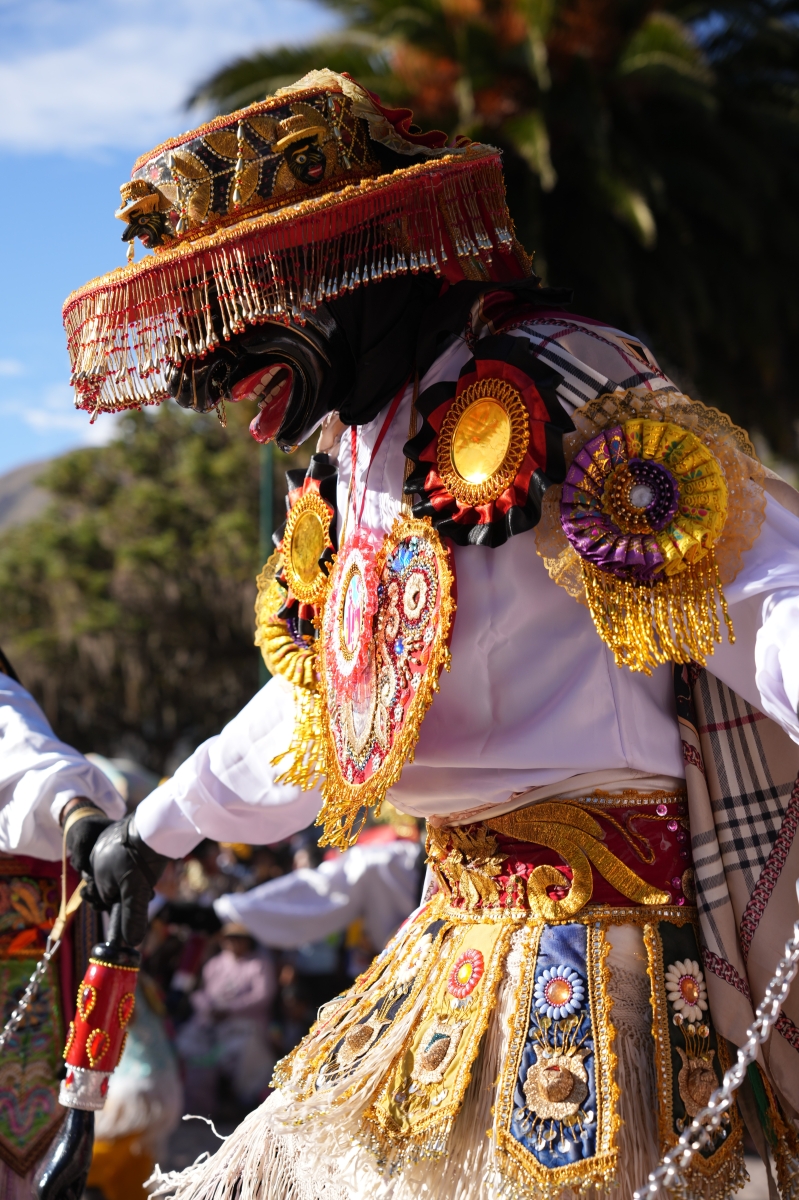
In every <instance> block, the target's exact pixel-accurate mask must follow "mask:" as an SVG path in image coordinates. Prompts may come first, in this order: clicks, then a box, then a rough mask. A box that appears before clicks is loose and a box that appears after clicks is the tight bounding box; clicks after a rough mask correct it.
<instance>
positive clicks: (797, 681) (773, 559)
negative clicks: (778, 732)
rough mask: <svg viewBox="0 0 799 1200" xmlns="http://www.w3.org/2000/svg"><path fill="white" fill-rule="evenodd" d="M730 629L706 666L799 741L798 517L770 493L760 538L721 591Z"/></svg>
mask: <svg viewBox="0 0 799 1200" xmlns="http://www.w3.org/2000/svg"><path fill="white" fill-rule="evenodd" d="M724 591H725V595H726V597H727V602H728V604H729V611H730V616H731V617H732V621H733V625H734V627H735V644H734V645H732V646H731V645H729V643H728V642H727V640H726V638H725V639H724V642H723V644H722V645H721V646H718V647H717V648H716V652H715V654H714V655H713V657H712V658H711V659H709V660H708V670H709V671H711V672H712V673H713V674H714V675H716V676H717V677H718V678H719V679H721V680H722V681H723V682H724V683H726V684H727V685H728V686H729V687H731V688H733V689H734V690H735V691H736V692H737V693H738V694H739V695H740V696H743V697H744V699H745V700H748V701H749V703H750V704H752V705H753V706H754V707H755V708H757V709H759V710H760V711H761V712H764V713H765V714H766V715H767V716H769V717H771V718H772V719H773V720H775V721H776V722H777V723H778V724H779V725H781V726H782V728H783V729H784V730H785V732H786V733H787V734H789V736H790V737H791V738H793V740H794V741H795V742H799V717H797V705H799V518H797V517H796V516H794V514H793V513H792V512H789V511H788V510H787V509H786V508H784V507H783V506H782V504H779V503H778V502H777V501H776V500H774V499H772V497H771V496H767V498H766V519H765V521H764V522H763V526H762V528H761V530H760V536H759V537H758V539H757V541H756V542H755V544H754V546H753V547H752V548H751V550H748V551H747V552H746V554H745V555H744V561H743V566H742V569H741V571H740V573H739V574H738V576H737V577H736V579H735V580H734V581H733V582H732V583H731V584H729V585H728V586H727V587H725V589H724Z"/></svg>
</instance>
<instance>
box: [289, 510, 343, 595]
mask: <svg viewBox="0 0 799 1200" xmlns="http://www.w3.org/2000/svg"><path fill="white" fill-rule="evenodd" d="M332 516H333V514H332V512H331V509H330V506H329V505H328V504H326V503H325V501H324V500H323V499H322V497H321V496H320V495H319V493H318V492H315V491H307V492H306V493H305V494H304V495H303V496H300V498H299V500H298V501H297V503H296V504H294V505H293V506H292V509H291V512H290V513H289V515H288V519H287V520H286V531H285V533H284V534H283V566H284V570H285V573H286V581H287V583H288V585H289V588H290V589H291V591H292V593H293V594H294V595H295V596H296V597H297V599H298V600H299V601H300V602H301V603H302V604H318V603H319V602H320V600H321V599H322V597H323V596H324V594H325V589H326V587H327V572H326V571H325V570H324V568H323V567H320V565H319V559H320V558H321V557H322V554H323V553H324V551H325V549H326V548H327V547H330V549H331V550H332V549H333V544H332V542H331V541H330V522H331V520H332Z"/></svg>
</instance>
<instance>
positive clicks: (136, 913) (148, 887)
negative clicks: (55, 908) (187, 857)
mask: <svg viewBox="0 0 799 1200" xmlns="http://www.w3.org/2000/svg"><path fill="white" fill-rule="evenodd" d="M168 862H169V859H168V858H165V857H164V855H163V854H158V853H157V852H156V851H155V850H151V849H150V847H149V846H148V845H147V844H146V843H145V842H143V841H142V839H141V838H140V837H139V835H138V833H137V832H136V814H135V813H131V815H130V816H129V817H123V819H122V820H121V821H115V822H114V823H113V824H112V825H109V827H108V828H107V829H104V830H103V832H102V833H101V834H100V836H99V837H98V839H97V841H96V842H95V844H94V849H93V850H92V853H91V872H92V880H91V882H90V883H88V884H87V885H86V890H85V892H84V896H85V897H86V899H87V900H88V901H89V903H90V904H93V905H94V907H95V908H101V909H106V910H110V909H111V907H112V906H113V905H114V904H117V903H118V904H119V905H120V906H121V913H122V921H121V925H122V940H123V941H124V942H127V944H128V945H129V946H138V945H139V944H140V943H141V942H143V941H144V935H145V933H146V932H147V905H148V904H149V903H150V901H151V900H152V898H153V895H154V891H155V885H156V883H157V882H158V879H159V877H160V875H161V872H162V871H163V869H164V867H165V866H166V864H167V863H168Z"/></svg>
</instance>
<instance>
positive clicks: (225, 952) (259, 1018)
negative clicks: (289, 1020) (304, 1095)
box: [176, 921, 277, 1118]
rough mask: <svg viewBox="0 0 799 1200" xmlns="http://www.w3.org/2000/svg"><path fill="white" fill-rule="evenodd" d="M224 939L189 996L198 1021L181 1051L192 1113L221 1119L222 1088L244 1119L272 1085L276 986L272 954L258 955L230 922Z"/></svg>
mask: <svg viewBox="0 0 799 1200" xmlns="http://www.w3.org/2000/svg"><path fill="white" fill-rule="evenodd" d="M221 937H222V949H221V951H220V952H219V954H216V955H214V956H213V957H212V958H209V960H208V962H207V963H206V964H205V966H204V967H203V972H202V983H201V985H200V987H199V988H198V989H197V991H195V992H193V993H192V995H191V1003H192V1007H193V1008H194V1015H193V1016H192V1017H191V1018H190V1019H189V1020H188V1021H187V1022H186V1024H185V1025H183V1026H182V1027H181V1028H180V1031H179V1033H178V1037H177V1042H176V1046H177V1050H178V1053H179V1054H180V1057H181V1059H182V1060H183V1062H184V1064H185V1066H186V1076H185V1090H186V1106H187V1109H188V1111H189V1112H200V1113H208V1115H210V1116H217V1117H218V1116H219V1115H220V1104H221V1103H222V1097H221V1092H220V1088H221V1087H222V1086H223V1085H225V1086H226V1088H227V1090H228V1092H229V1095H230V1097H231V1098H232V1100H233V1102H234V1106H235V1108H236V1111H237V1113H238V1115H239V1117H240V1116H242V1115H243V1114H244V1113H247V1112H249V1111H250V1109H252V1108H253V1107H254V1106H255V1105H256V1104H257V1103H258V1102H259V1101H260V1100H262V1099H263V1097H264V1096H265V1094H266V1091H267V1088H268V1086H269V1080H270V1079H271V1078H272V1071H273V1069H274V1066H275V1054H274V1051H273V1050H272V1047H271V1043H270V1040H269V1025H270V1020H271V1007H272V1002H273V1001H274V999H275V995H276V993H277V980H276V978H275V968H274V964H273V962H272V957H271V955H270V953H269V951H268V950H259V949H258V945H257V942H256V940H255V938H254V937H253V936H252V934H251V932H250V930H249V929H248V928H247V926H246V925H244V924H242V923H241V922H239V921H227V922H226V923H225V924H224V925H223V926H222V930H221ZM223 1115H227V1117H228V1118H229V1116H230V1113H229V1112H228V1113H227V1114H223Z"/></svg>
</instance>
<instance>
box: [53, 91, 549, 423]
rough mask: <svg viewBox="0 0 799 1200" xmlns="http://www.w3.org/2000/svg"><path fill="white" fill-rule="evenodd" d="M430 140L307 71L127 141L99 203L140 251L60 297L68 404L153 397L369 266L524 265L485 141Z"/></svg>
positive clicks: (466, 270)
mask: <svg viewBox="0 0 799 1200" xmlns="http://www.w3.org/2000/svg"><path fill="white" fill-rule="evenodd" d="M446 141H447V138H446V135H445V134H444V133H441V132H432V133H422V132H420V131H419V130H418V129H417V128H416V126H414V125H413V124H412V114H411V113H410V112H409V111H408V110H406V109H393V110H392V109H388V108H386V107H384V106H383V105H382V104H381V103H380V101H379V99H378V98H377V97H376V96H373V95H372V94H371V93H370V92H367V91H366V90H365V89H363V88H362V87H360V85H359V84H357V83H356V82H355V81H354V80H353V79H351V78H350V77H349V76H347V75H337V74H335V73H334V72H332V71H328V70H322V71H313V72H311V73H310V74H308V75H306V76H305V77H304V78H303V79H301V80H299V82H298V83H296V84H294V85H293V86H292V87H290V88H282V89H281V90H280V91H278V92H277V93H276V94H275V95H274V96H271V97H268V98H267V99H266V100H264V101H262V102H261V103H258V104H253V105H251V106H250V107H249V108H245V109H241V110H240V111H239V112H235V113H232V114H231V115H229V116H223V117H218V118H217V119H216V120H214V121H211V122H209V123H208V124H206V125H203V126H201V127H200V128H199V129H195V130H193V131H192V132H190V133H185V134H182V135H181V136H179V137H176V138H173V139H172V140H171V141H169V142H166V143H164V144H163V145H161V146H158V147H157V148H156V149H155V150H152V151H151V152H150V153H149V154H145V155H143V156H142V157H141V158H139V159H138V161H137V162H136V163H135V165H134V168H133V173H132V177H131V179H130V181H129V182H128V183H125V184H124V185H123V186H122V188H121V192H122V205H121V207H120V208H119V209H118V211H117V213H116V216H117V217H119V218H120V219H121V220H123V221H124V222H125V224H126V228H125V231H124V233H123V235H122V237H123V239H124V240H126V241H128V242H129V243H130V245H131V248H132V247H133V245H134V242H135V239H137V238H138V239H139V240H141V241H142V243H143V244H144V245H145V247H146V248H147V249H148V250H150V251H151V253H149V254H147V255H146V256H145V257H144V258H143V259H142V260H140V261H139V262H132V263H130V265H128V266H126V267H118V268H117V269H116V270H114V271H112V272H110V273H109V274H107V275H103V276H101V277H99V278H97V279H94V280H92V281H91V282H90V283H88V284H86V285H85V287H82V288H80V289H79V290H78V291H76V292H73V293H72V295H71V296H69V298H68V299H67V301H66V303H65V305H64V324H65V327H66V331H67V339H68V345H69V354H70V360H71V364H72V382H73V385H74V387H75V403H76V405H77V406H78V407H79V408H84V409H87V410H89V411H90V412H92V414H97V413H98V412H102V411H111V412H113V411H119V410H121V409H125V408H136V407H140V406H141V405H144V404H157V403H159V402H160V401H161V400H163V399H165V398H166V397H167V396H169V395H170V391H169V388H168V386H167V377H168V374H169V372H170V371H172V370H174V368H175V367H176V366H178V367H179V366H181V365H182V364H185V363H186V362H187V361H189V360H191V359H196V358H202V357H203V356H204V355H206V354H207V353H208V352H209V351H212V350H214V349H215V348H216V347H217V346H219V345H220V344H221V343H222V342H224V341H225V340H227V339H229V338H231V337H232V336H233V335H235V334H237V333H241V332H243V331H244V330H245V329H246V328H247V327H248V326H251V325H256V324H258V323H260V322H265V321H271V322H288V321H299V322H302V321H303V320H304V314H306V313H308V312H310V311H312V310H313V309H314V308H316V307H317V306H318V305H319V304H320V303H322V302H324V301H327V300H331V299H333V298H335V297H336V296H339V295H340V294H342V293H344V292H347V291H348V290H351V289H353V288H357V287H359V286H363V285H364V284H368V283H371V282H372V281H375V280H381V279H384V278H386V277H391V276H396V275H400V274H405V273H407V272H413V273H416V272H419V271H432V272H434V273H435V274H436V275H438V276H441V277H443V278H445V279H447V280H449V281H450V282H453V283H454V282H458V281H460V280H463V279H473V280H481V279H484V280H495V281H502V280H510V279H518V278H522V277H524V276H526V275H529V274H530V270H531V265H530V260H529V258H528V257H527V255H526V254H525V252H524V250H523V249H522V247H521V246H520V245H519V243H518V242H517V241H516V239H515V236H514V232H513V224H512V222H511V219H510V215H509V213H508V208H507V203H506V200H505V185H504V180H503V176H502V166H501V161H500V154H499V152H498V151H497V150H496V149H494V148H493V147H490V146H485V145H481V144H478V143H470V142H468V141H467V140H466V139H460V140H459V143H458V144H457V145H455V146H447V145H446ZM129 257H130V252H129Z"/></svg>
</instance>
